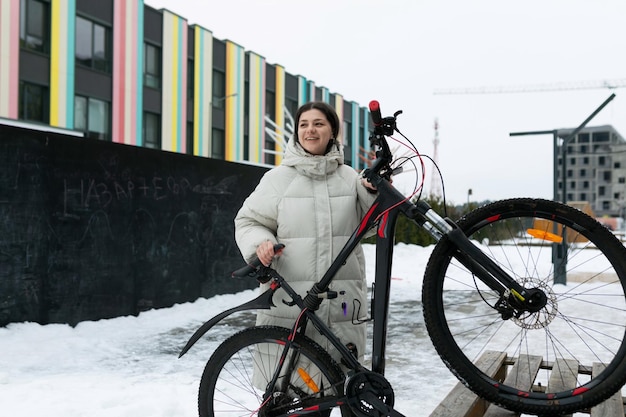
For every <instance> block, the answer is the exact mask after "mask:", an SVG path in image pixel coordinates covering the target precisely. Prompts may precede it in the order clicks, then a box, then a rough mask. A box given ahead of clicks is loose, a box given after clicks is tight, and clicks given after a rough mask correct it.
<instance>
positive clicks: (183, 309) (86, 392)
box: [0, 245, 457, 417]
mask: <svg viewBox="0 0 626 417" xmlns="http://www.w3.org/2000/svg"><path fill="white" fill-rule="evenodd" d="M365 250H366V253H367V254H368V256H367V257H368V258H369V259H373V253H374V247H373V246H371V245H365ZM431 250H432V248H422V247H418V246H410V245H397V246H396V248H395V262H394V268H393V271H392V276H393V281H392V286H391V288H392V289H391V291H392V294H391V297H392V301H393V302H392V305H391V307H390V329H389V333H388V335H389V340H388V359H387V375H386V376H387V378H388V379H389V380H390V382H391V383H392V385H393V386H394V389H395V393H396V406H397V407H396V408H397V409H398V410H400V411H401V412H403V413H405V414H406V415H408V416H413V417H419V416H428V415H429V414H430V412H431V411H432V410H433V408H434V407H435V406H436V405H437V404H438V403H439V402H440V401H441V400H442V399H443V398H444V396H445V395H446V394H447V392H448V391H449V390H450V389H451V388H452V387H453V385H454V384H455V383H456V382H457V381H456V379H455V378H454V377H453V376H452V374H451V373H450V372H449V371H448V370H447V368H446V367H445V366H444V364H443V363H442V362H441V360H440V359H439V357H438V356H437V354H436V353H435V351H434V348H433V347H432V344H431V342H430V339H429V338H428V336H427V334H426V329H425V326H424V323H423V318H422V314H421V303H420V302H419V300H420V298H421V280H422V277H423V274H424V268H425V266H426V262H427V259H428V256H429V254H430V252H431ZM367 275H368V280H370V281H371V280H372V279H373V265H370V264H368V273H367ZM255 293H256V291H252V290H251V291H245V292H243V293H238V294H230V295H220V296H216V297H213V298H211V299H200V300H197V301H195V302H193V303H186V304H181V305H176V306H174V307H172V308H167V309H161V310H152V311H147V312H144V313H141V314H140V315H139V316H138V317H120V318H115V319H109V320H100V321H96V322H82V323H79V324H78V325H77V326H76V327H70V326H68V325H62V324H52V325H46V326H41V325H39V324H34V323H14V324H10V325H9V326H7V327H6V328H0V404H1V405H0V409H1V410H2V415H5V416H10V417H22V416H24V417H26V416H28V417H32V416H36V415H37V416H46V417H81V416H85V417H87V416H89V417H98V416H107V417H166V416H167V417H170V416H195V415H197V405H196V401H197V389H198V383H199V380H200V375H201V374H202V371H203V369H204V365H205V363H206V361H207V359H208V358H209V356H210V354H211V352H212V351H213V349H214V348H215V347H216V346H217V344H219V343H220V341H222V340H223V339H224V338H225V337H226V336H228V335H230V334H232V333H233V332H235V331H237V330H238V329H240V328H242V327H245V326H248V325H250V324H252V323H253V316H252V315H251V314H248V313H243V314H239V315H236V316H231V317H230V318H228V319H227V323H228V326H218V327H216V328H215V329H214V330H211V331H210V332H209V333H208V334H207V335H206V336H205V337H203V338H202V339H201V340H200V341H199V342H198V343H197V344H196V345H195V346H194V347H193V348H192V349H191V350H190V351H189V353H187V354H186V355H185V356H183V357H182V358H181V359H178V353H179V352H180V349H181V348H182V347H183V346H184V344H185V343H186V341H187V340H188V338H189V337H190V336H191V334H192V333H193V332H194V331H195V330H196V329H197V328H198V327H199V326H200V325H201V324H202V323H203V322H204V321H206V320H208V319H209V318H210V317H212V316H214V315H215V314H217V313H219V312H221V311H223V310H225V309H227V308H230V307H232V306H235V305H238V304H240V303H242V302H243V301H244V300H248V299H251V298H253V297H254V296H255Z"/></svg>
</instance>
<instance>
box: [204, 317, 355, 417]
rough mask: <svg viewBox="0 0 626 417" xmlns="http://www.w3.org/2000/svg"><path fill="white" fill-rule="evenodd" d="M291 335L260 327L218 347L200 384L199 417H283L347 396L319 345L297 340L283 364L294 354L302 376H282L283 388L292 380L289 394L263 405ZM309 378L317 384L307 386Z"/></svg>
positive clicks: (340, 377) (276, 394)
mask: <svg viewBox="0 0 626 417" xmlns="http://www.w3.org/2000/svg"><path fill="white" fill-rule="evenodd" d="M289 335H290V331H289V330H288V329H285V328H282V327H277V326H256V327H250V328H247V329H244V330H242V331H240V332H238V333H236V334H234V335H233V336H231V337H230V338H229V339H227V340H226V341H224V342H223V343H222V344H221V345H220V346H218V348H217V349H216V350H215V352H214V353H213V355H212V356H211V358H210V359H209V361H208V362H207V364H206V366H205V369H204V372H203V374H202V378H201V380H200V388H199V393H198V411H199V415H200V417H227V416H242V415H245V416H253V415H258V416H261V417H273V416H283V415H289V412H290V411H292V410H296V409H302V408H307V407H315V406H316V405H319V404H320V402H323V401H328V400H331V401H332V400H333V399H339V398H341V397H343V389H344V388H343V386H344V374H343V372H342V371H341V368H340V367H339V366H338V365H337V363H336V362H335V361H334V360H333V359H332V358H331V357H330V355H329V354H328V353H327V352H326V351H324V350H323V349H322V348H321V347H320V346H319V345H318V344H317V343H315V342H314V341H312V340H311V339H309V338H307V337H306V336H302V335H296V337H295V339H294V343H293V344H292V348H291V349H290V355H289V356H288V358H287V360H286V361H285V363H288V362H289V358H292V356H291V355H298V356H297V358H298V359H297V361H298V362H297V363H298V369H302V370H303V371H304V372H303V373H300V372H299V371H298V372H294V373H293V374H292V375H291V376H290V377H289V378H287V377H286V375H281V376H280V378H279V383H281V382H284V381H288V383H287V386H288V389H286V390H284V392H273V393H272V398H271V399H272V401H270V402H267V404H265V405H262V397H263V394H264V391H265V387H266V386H267V385H268V384H269V380H270V379H271V377H272V375H273V373H274V372H275V368H276V360H273V359H271V358H272V357H274V358H275V357H277V355H278V352H282V350H283V349H284V346H285V343H286V342H287V340H288V338H289ZM267 355H269V356H267ZM268 358H269V360H266V359H268ZM306 378H311V380H312V381H314V382H313V383H311V382H310V381H311V380H309V382H308V383H307V381H305V380H304V379H306ZM314 391H317V392H314ZM339 409H340V410H341V413H342V415H344V416H349V415H350V411H349V407H348V406H347V405H343V406H341V407H339ZM330 412H331V410H330V409H329V410H326V411H325V412H323V411H320V412H319V413H313V414H310V415H312V416H315V415H316V414H317V415H320V416H328V415H330Z"/></svg>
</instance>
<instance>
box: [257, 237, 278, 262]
mask: <svg viewBox="0 0 626 417" xmlns="http://www.w3.org/2000/svg"><path fill="white" fill-rule="evenodd" d="M282 251H283V250H282V249H281V250H279V251H278V252H274V243H272V242H270V241H269V240H266V241H265V242H263V243H261V244H260V245H259V246H257V248H256V256H257V257H258V258H259V260H260V261H261V263H262V264H263V265H265V266H270V264H271V263H272V259H274V256H279V255H280V254H281V252H282Z"/></svg>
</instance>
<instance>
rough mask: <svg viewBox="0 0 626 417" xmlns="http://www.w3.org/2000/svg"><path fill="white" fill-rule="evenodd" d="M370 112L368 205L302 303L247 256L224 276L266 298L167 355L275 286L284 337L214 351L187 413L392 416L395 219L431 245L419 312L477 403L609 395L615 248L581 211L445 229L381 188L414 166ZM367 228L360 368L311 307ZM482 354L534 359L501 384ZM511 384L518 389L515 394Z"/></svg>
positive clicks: (625, 359) (518, 208)
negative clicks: (288, 319)
mask: <svg viewBox="0 0 626 417" xmlns="http://www.w3.org/2000/svg"><path fill="white" fill-rule="evenodd" d="M370 112H371V115H372V120H373V122H374V128H373V131H372V133H371V136H370V141H371V143H372V146H373V149H374V151H375V156H376V157H375V159H374V160H373V162H372V164H371V165H370V167H369V168H367V169H366V170H364V172H363V176H364V177H365V178H367V179H368V180H369V181H370V182H371V183H372V184H374V185H375V186H376V188H377V190H378V196H377V198H376V200H375V202H374V203H373V204H372V206H371V208H370V209H369V211H368V212H367V213H366V215H365V216H364V217H363V219H362V220H361V222H360V224H359V226H358V227H357V229H356V230H355V231H354V233H353V234H352V236H351V237H350V239H349V241H348V242H347V243H346V245H345V247H343V249H342V250H341V251H340V253H339V254H338V256H337V258H336V259H335V260H334V262H333V263H332V265H331V266H330V268H329V269H328V271H327V272H326V273H325V274H324V275H323V276H322V277H320V279H319V281H318V282H317V283H316V284H314V285H313V286H312V288H311V289H310V291H308V293H307V294H306V295H301V294H298V293H297V292H296V291H294V290H293V289H292V288H291V286H290V285H289V279H288V277H287V278H284V277H282V276H281V275H280V274H279V273H278V272H277V271H276V270H274V269H272V268H271V267H265V266H263V265H261V264H260V262H258V260H256V261H255V262H252V263H251V264H249V265H247V266H245V267H244V268H242V269H240V270H238V271H235V272H234V273H233V276H235V277H250V278H256V279H257V280H258V281H259V282H263V283H268V284H269V289H267V290H266V291H265V292H263V293H262V294H260V295H259V296H258V297H257V298H255V299H253V300H251V301H248V302H246V303H244V304H242V305H240V306H237V307H234V308H232V309H229V310H227V311H224V312H223V313H221V314H218V315H217V316H215V317H213V318H212V319H211V320H209V321H207V322H206V323H205V324H204V325H202V326H201V327H200V328H199V329H198V330H197V331H196V332H195V333H194V335H193V336H192V337H191V339H190V340H189V341H188V342H187V344H186V346H185V347H184V348H183V349H182V351H181V353H180V356H183V355H184V354H185V353H186V352H187V351H188V350H189V349H190V348H191V347H192V346H193V345H194V344H195V343H196V342H197V341H198V340H199V339H200V338H201V337H202V336H203V335H204V334H205V333H206V332H207V331H209V330H210V329H211V328H212V327H213V326H215V325H216V324H217V323H219V322H220V321H221V320H223V319H224V318H225V317H227V316H230V315H231V314H233V313H237V312H241V311H247V310H256V309H270V308H272V306H273V305H274V301H275V300H273V296H274V294H275V292H276V291H277V290H278V289H279V288H282V289H283V290H284V291H285V294H287V296H288V299H287V300H282V302H284V303H288V304H289V305H292V306H293V308H294V309H298V311H299V314H298V316H297V319H295V320H294V323H293V326H292V328H289V329H287V328H281V327H275V326H256V327H251V328H246V329H244V330H242V331H240V332H239V333H236V334H234V335H233V336H231V337H230V338H228V339H227V340H226V341H224V342H223V343H222V344H221V345H220V346H219V347H218V348H217V349H216V350H215V352H214V353H213V355H212V356H211V358H210V359H209V360H208V362H207V364H206V367H205V369H204V372H203V374H202V377H201V381H200V388H199V396H198V407H199V414H200V416H202V417H206V416H211V417H213V416H222V415H237V416H240V415H245V416H250V415H255V414H256V415H258V416H262V417H266V416H272V417H278V416H304V415H315V416H322V415H323V416H328V415H330V413H331V411H333V410H336V411H335V414H337V413H340V414H341V415H343V416H349V415H356V416H359V417H372V416H396V417H401V416H403V414H402V413H401V412H400V411H398V410H396V409H395V408H394V403H395V394H394V391H393V387H392V386H391V384H390V383H389V381H388V380H387V379H386V378H385V376H384V375H385V348H386V343H387V340H386V339H387V337H386V336H387V316H388V311H389V294H390V284H391V266H392V257H393V248H394V232H395V225H396V221H397V219H398V216H399V215H400V214H402V215H404V216H406V217H407V218H408V219H411V220H412V221H413V222H414V223H415V224H417V225H418V226H419V227H421V228H422V229H424V230H426V231H427V232H428V234H429V235H430V236H431V237H432V238H433V239H434V241H435V242H436V243H435V246H434V249H433V251H432V254H431V256H430V258H429V260H428V263H427V266H426V269H425V274H424V277H423V285H422V294H421V296H422V309H423V316H424V320H425V323H426V327H427V331H428V334H429V337H430V339H431V340H432V343H433V345H434V347H435V349H436V351H437V353H438V354H439V356H440V357H441V359H442V360H443V362H444V363H445V365H446V366H447V367H448V368H449V370H450V371H451V372H452V373H453V374H454V375H455V376H456V377H458V379H459V380H460V381H461V382H463V384H465V385H466V386H467V387H468V388H469V389H471V390H472V391H474V392H475V393H476V394H477V395H478V396H480V397H482V398H484V399H485V400H487V401H488V402H491V403H494V404H497V405H500V406H502V407H505V408H508V409H510V410H513V411H516V412H523V413H527V414H536V415H557V414H560V413H571V412H574V411H577V410H583V409H588V408H589V407H591V406H593V405H595V404H598V403H599V402H601V401H603V400H604V399H606V398H608V397H609V396H610V395H612V394H613V393H615V392H617V391H618V390H620V389H621V387H622V386H623V385H624V383H625V381H626V337H625V331H626V249H625V248H624V245H623V244H622V243H620V241H619V240H618V239H617V238H616V237H615V236H614V235H613V234H612V233H611V232H610V231H609V230H608V229H607V228H606V227H604V226H603V225H601V224H600V223H599V222H597V221H596V220H595V219H593V218H592V217H590V216H589V215H587V214H585V213H583V212H582V211H579V210H577V209H575V208H573V207H571V206H569V205H565V204H561V203H558V202H554V201H549V200H543V199H536V198H516V199H509V200H503V201H498V202H494V203H490V204H487V205H485V206H482V207H479V208H477V209H475V210H473V211H471V212H470V213H469V214H466V215H465V216H463V217H462V218H460V219H459V220H458V221H456V222H455V221H452V220H451V219H450V218H448V217H447V216H446V215H445V213H444V216H441V215H439V214H437V213H435V212H434V210H433V209H432V208H431V207H430V206H429V205H428V204H427V203H426V202H424V201H423V200H421V199H420V193H418V192H417V191H416V192H415V193H414V194H413V195H411V196H408V197H407V196H405V195H404V194H403V193H401V192H400V191H399V190H398V189H397V188H395V187H394V185H393V184H392V181H391V177H392V175H393V174H394V173H395V172H397V171H399V170H400V169H402V167H403V166H404V165H405V164H406V163H408V162H409V161H413V162H415V160H416V159H419V160H421V157H420V156H419V153H418V152H417V149H415V147H414V146H413V145H412V144H411V142H410V141H409V140H408V138H406V137H405V136H404V135H403V134H402V133H401V132H400V131H399V129H398V127H397V118H398V116H399V114H401V111H399V112H396V113H395V114H394V115H393V116H390V117H384V118H383V117H382V116H381V113H380V107H379V105H378V102H376V101H372V102H371V103H370ZM396 134H399V135H400V137H401V138H402V139H396V138H395V137H394V135H396ZM391 140H394V141H401V143H402V144H403V145H402V146H407V147H409V148H411V149H412V150H413V153H414V155H413V157H409V158H398V159H395V160H394V157H393V153H392V151H391V148H390V146H389V143H388V141H391ZM415 166H416V167H417V166H418V165H415ZM422 172H424V169H423V163H422ZM422 183H423V182H422ZM419 189H420V187H419V186H417V187H416V190H419ZM444 207H445V205H444ZM372 229H374V230H375V233H376V259H375V261H376V267H375V277H374V286H373V289H372V295H373V297H372V299H371V303H370V310H369V313H368V315H369V318H370V319H371V321H372V322H373V325H372V326H373V329H372V337H371V338H372V341H371V343H372V345H371V358H370V359H369V362H371V363H370V364H369V365H368V366H366V365H365V361H359V360H358V359H357V355H355V354H354V352H353V350H352V349H351V348H350V346H347V345H345V344H344V343H343V342H342V341H341V339H340V337H339V336H338V335H335V334H333V332H332V331H331V330H330V329H329V328H328V326H327V325H326V324H325V323H324V322H323V321H322V320H321V319H320V318H319V317H318V316H317V315H316V310H317V308H318V307H319V306H320V304H321V303H322V302H324V300H326V299H332V298H336V297H338V294H337V292H335V291H333V290H331V289H330V283H331V282H332V280H333V277H334V275H335V274H336V273H337V271H338V270H339V269H340V268H341V266H342V264H343V263H344V261H345V260H346V259H347V257H348V256H349V254H350V253H351V252H352V251H353V250H354V249H355V247H356V246H357V245H358V244H359V243H360V241H361V240H362V238H363V237H364V236H365V235H366V234H367V233H368V231H370V230H372ZM276 249H277V250H278V249H279V246H277V247H276ZM287 249H288V248H287ZM563 278H566V281H565V282H563ZM307 326H313V327H314V329H315V330H316V332H319V334H321V335H323V337H325V338H326V339H327V340H328V342H329V343H330V345H332V346H333V347H334V348H335V349H336V350H337V352H338V353H339V355H340V360H336V359H334V358H333V357H332V356H331V354H330V353H329V352H328V351H327V350H325V349H323V348H322V347H321V346H320V344H318V343H316V342H314V341H313V340H312V339H310V338H309V337H307V336H306V335H305V330H306V328H307ZM488 351H495V352H503V353H504V354H505V355H506V361H505V363H507V364H510V363H512V362H513V361H514V360H519V361H525V360H528V358H532V357H535V358H536V357H539V359H540V360H541V361H542V366H541V369H540V370H539V372H536V371H535V373H533V374H532V375H520V379H519V380H516V379H513V380H511V379H506V380H505V379H504V377H503V376H497V377H496V376H491V375H490V374H488V373H486V372H484V371H483V369H485V368H484V367H482V366H481V367H479V366H478V365H476V362H477V358H479V357H481V355H482V354H484V353H485V352H488ZM271 358H274V359H273V360H272V359H271ZM522 358H525V359H522ZM562 359H566V361H563V360H562ZM557 361H558V366H557ZM563 363H564V364H565V365H563ZM592 364H601V367H603V368H604V370H601V371H596V369H600V368H596V367H595V366H594V370H593V371H592V370H591V366H592ZM522 372H523V371H520V373H522ZM528 372H530V371H528ZM522 377H523V378H522ZM553 377H559V379H568V378H569V379H573V380H574V383H573V384H574V385H573V386H574V388H555V387H554V385H553V384H552V383H551V382H550V379H551V378H553ZM522 379H525V380H527V381H531V386H529V385H524V386H522V385H520V384H521V382H520V381H521V380H522Z"/></svg>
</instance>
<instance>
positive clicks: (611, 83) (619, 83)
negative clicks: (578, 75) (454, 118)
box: [434, 78, 626, 95]
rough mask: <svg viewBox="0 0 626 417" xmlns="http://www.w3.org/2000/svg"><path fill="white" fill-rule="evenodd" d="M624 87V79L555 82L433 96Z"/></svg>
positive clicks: (458, 90)
mask: <svg viewBox="0 0 626 417" xmlns="http://www.w3.org/2000/svg"><path fill="white" fill-rule="evenodd" d="M624 87H626V78H617V79H607V80H596V81H593V80H590V81H572V82H555V83H549V84H528V85H517V86H483V87H471V88H441V89H435V91H434V94H435V95H452V94H510V93H537V92H543V91H567V90H598V89H605V88H607V89H610V90H614V89H617V88H624Z"/></svg>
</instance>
